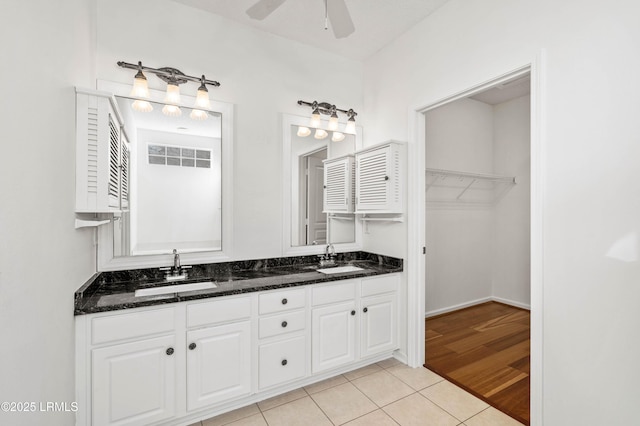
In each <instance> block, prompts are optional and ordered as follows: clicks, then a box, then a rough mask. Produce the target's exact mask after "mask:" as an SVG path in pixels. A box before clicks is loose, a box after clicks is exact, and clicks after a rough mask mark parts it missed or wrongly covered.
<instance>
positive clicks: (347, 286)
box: [311, 274, 400, 374]
mask: <svg viewBox="0 0 640 426" xmlns="http://www.w3.org/2000/svg"><path fill="white" fill-rule="evenodd" d="M399 279H400V276H399V275H398V274H390V275H381V276H376V277H370V278H362V279H356V280H347V281H341V282H339V283H337V284H329V285H325V286H319V287H316V288H313V290H312V296H311V300H312V304H313V309H312V329H311V335H312V371H313V373H314V374H315V373H318V372H321V371H325V370H331V369H333V368H336V367H339V366H342V365H347V364H349V363H352V362H354V361H357V360H362V359H366V358H368V357H371V356H374V355H378V354H380V353H384V352H391V351H393V350H395V349H397V347H398V343H397V341H398V337H397V336H398V308H397V290H398V285H399Z"/></svg>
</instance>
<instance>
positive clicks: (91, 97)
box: [76, 88, 130, 213]
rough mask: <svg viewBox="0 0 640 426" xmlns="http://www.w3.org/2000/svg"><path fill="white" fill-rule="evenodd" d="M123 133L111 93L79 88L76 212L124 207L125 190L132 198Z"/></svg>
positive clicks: (110, 210) (101, 211)
mask: <svg viewBox="0 0 640 426" xmlns="http://www.w3.org/2000/svg"><path fill="white" fill-rule="evenodd" d="M122 136H123V132H122V123H121V121H120V114H119V112H118V111H117V106H116V103H115V99H113V97H112V96H111V95H110V94H108V93H104V92H96V91H93V90H86V89H79V88H77V89H76V212H78V213H107V212H112V211H117V210H120V209H121V199H120V197H121V193H122V191H125V199H127V200H128V191H129V188H128V173H129V166H130V164H129V152H128V149H127V152H126V153H125V152H124V150H125V148H123V146H126V145H127V144H126V141H123V139H122ZM123 171H126V177H124V178H123ZM125 203H126V204H128V201H127V202H125Z"/></svg>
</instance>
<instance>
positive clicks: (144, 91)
mask: <svg viewBox="0 0 640 426" xmlns="http://www.w3.org/2000/svg"><path fill="white" fill-rule="evenodd" d="M130 96H133V97H134V98H146V99H148V98H149V97H150V96H151V95H150V94H149V85H148V84H147V77H145V76H144V74H142V71H138V73H137V74H136V76H135V78H134V79H133V87H132V88H131V94H130Z"/></svg>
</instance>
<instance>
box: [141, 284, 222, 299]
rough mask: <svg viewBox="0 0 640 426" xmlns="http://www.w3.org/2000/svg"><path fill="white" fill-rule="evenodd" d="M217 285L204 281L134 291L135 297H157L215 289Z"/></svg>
mask: <svg viewBox="0 0 640 426" xmlns="http://www.w3.org/2000/svg"><path fill="white" fill-rule="evenodd" d="M216 287H218V285H217V284H216V283H214V282H213V281H205V282H200V283H189V284H174V285H163V286H158V287H151V288H141V289H139V290H136V293H135V297H141V296H157V295H159V294H170V293H182V292H184V291H193V290H207V289H210V288H216Z"/></svg>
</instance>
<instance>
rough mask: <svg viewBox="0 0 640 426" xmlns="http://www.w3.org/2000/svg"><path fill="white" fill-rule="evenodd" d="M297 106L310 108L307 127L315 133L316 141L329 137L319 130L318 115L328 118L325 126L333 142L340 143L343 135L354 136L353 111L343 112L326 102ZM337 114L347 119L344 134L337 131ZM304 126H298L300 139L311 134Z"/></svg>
mask: <svg viewBox="0 0 640 426" xmlns="http://www.w3.org/2000/svg"><path fill="white" fill-rule="evenodd" d="M298 105H306V106H308V107H311V109H312V113H311V120H310V121H309V127H311V128H314V129H315V133H314V135H313V137H314V138H316V139H324V138H326V137H327V136H329V133H328V132H327V131H326V130H324V129H321V128H320V114H324V115H328V116H329V124H328V125H327V129H328V130H329V131H331V132H332V135H331V140H332V141H333V142H340V141H341V140H343V139H344V138H345V133H348V134H351V135H355V134H356V119H355V116H356V115H358V113H357V112H355V111H354V110H353V109H349V110H344V109H340V108H337V107H336V106H335V105H332V104H330V103H327V102H317V101H313V102H307V101H298ZM338 112H341V113H343V114H346V116H347V117H349V118H348V120H347V125H346V126H345V129H344V133H343V132H340V131H338ZM309 127H306V126H299V127H298V132H297V135H298V136H300V137H306V136H309V135H310V134H311V129H310V128H309Z"/></svg>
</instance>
